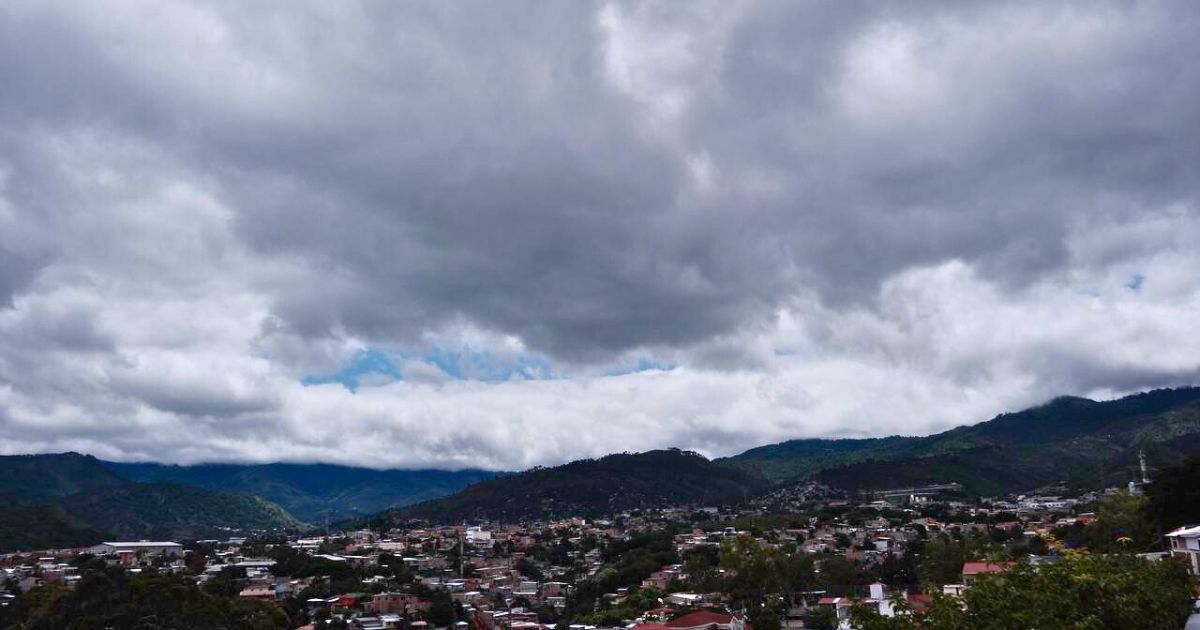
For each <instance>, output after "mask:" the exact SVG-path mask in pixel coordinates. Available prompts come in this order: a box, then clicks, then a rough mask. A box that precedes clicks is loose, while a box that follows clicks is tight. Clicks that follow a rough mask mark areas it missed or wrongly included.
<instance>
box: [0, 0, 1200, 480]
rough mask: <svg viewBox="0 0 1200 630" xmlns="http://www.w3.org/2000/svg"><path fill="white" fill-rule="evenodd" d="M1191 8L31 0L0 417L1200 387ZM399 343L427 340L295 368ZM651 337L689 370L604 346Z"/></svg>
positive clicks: (571, 430) (393, 437)
mask: <svg viewBox="0 0 1200 630" xmlns="http://www.w3.org/2000/svg"><path fill="white" fill-rule="evenodd" d="M1198 27H1200V10H1197V8H1196V7H1194V6H1193V5H1192V4H1191V3H1187V2H1174V3H1172V2H1151V3H1137V4H1133V3H1124V2H1080V3H1070V2H1060V3H1046V2H1011V3H1002V4H975V3H958V2H918V3H905V4H903V5H890V4H883V3H870V2H863V3H857V2H839V3H828V4H813V3H803V4H797V3H772V2H758V3H750V2H733V3H731V2H716V3H689V4H686V5H676V4H655V3H612V4H608V3H563V4H560V5H553V6H546V5H542V4H533V3H531V4H525V3H515V2H514V3H503V4H495V3H491V4H488V3H456V4H447V3H424V4H422V3H409V4H402V5H397V4H366V3H363V4H358V3H348V4H342V5H328V4H326V3H300V2H297V3H289V4H288V5H287V7H286V8H281V9H265V8H254V7H247V6H244V4H243V3H222V2H211V3H188V2H172V3H142V2H133V1H129V2H115V1H114V2H97V3H88V4H87V5H85V6H81V5H78V4H77V3H57V2H38V3H32V2H31V3H25V2H12V3H6V4H4V5H3V6H2V7H0V82H2V84H3V85H5V86H6V88H5V89H4V90H3V92H2V93H0V149H3V150H2V151H0V305H2V306H0V308H2V309H3V310H0V450H3V451H8V452H25V451H30V450H61V449H64V448H76V449H81V450H87V451H89V452H95V453H97V454H101V455H104V456H108V457H117V458H154V459H165V460H170V461H212V460H255V461H265V460H271V459H278V458H284V459H292V460H304V461H311V460H324V461H366V462H368V463H370V464H372V465H378V466H386V465H401V466H417V465H420V466H455V467H460V466H474V465H479V466H489V467H497V468H516V467H521V466H525V465H531V464H540V463H552V462H558V461H563V460H567V459H572V458H574V457H577V456H587V455H596V454H600V453H604V452H608V451H616V450H631V449H641V448H651V447H656V446H668V445H674V446H681V447H691V448H697V449H699V450H702V451H704V452H706V453H710V454H726V453H730V452H733V451H736V450H737V449H739V448H744V447H747V446H752V445H755V444H759V443H763V442H768V441H776V440H781V439H787V438H791V437H800V436H811V435H830V436H833V435H879V434H886V433H897V432H900V433H914V432H924V431H932V430H938V429H941V428H945V427H948V426H952V425H954V424H958V423H964V422H972V421H978V420H982V419H984V418H986V417H987V416H988V415H990V414H993V413H997V412H1000V411H1003V410H1006V409H1010V408H1012V407H1014V406H1020V405H1024V404H1031V403H1035V402H1039V401H1040V400H1042V399H1044V398H1046V397H1049V396H1052V395H1057V394H1064V393H1071V394H1091V395H1097V396H1105V395H1116V394H1119V393H1122V392H1126V391H1131V390H1136V389H1139V388H1145V387H1155V386H1163V385H1176V384H1183V383H1192V382H1195V381H1197V380H1200V379H1198V367H1200V360H1197V359H1196V358H1195V357H1197V356H1200V354H1197V352H1196V351H1197V350H1200V346H1198V345H1197V344H1200V341H1198V340H1197V339H1196V336H1195V335H1194V334H1192V332H1191V327H1192V322H1194V321H1195V320H1196V318H1197V315H1198V314H1200V309H1198V305H1200V277H1198V274H1200V272H1198V271H1197V270H1200V255H1198V254H1197V252H1196V248H1195V247H1194V243H1195V242H1196V237H1197V236H1200V209H1198V205H1197V204H1198V198H1200V195H1198V193H1200V168H1198V167H1197V166H1198V165H1200V108H1196V107H1195V103H1196V102H1200V69H1197V66H1196V64H1195V63H1194V62H1193V60H1194V59H1195V58H1196V57H1197V54H1198V53H1200V41H1198V40H1197V38H1195V36H1194V34H1195V33H1196V32H1197V31H1198V30H1200V28H1198ZM431 347H432V348H440V349H443V350H445V349H446V348H450V349H453V348H470V349H471V350H472V351H476V352H487V353H488V356H500V357H504V356H536V357H544V359H545V361H547V362H549V363H550V364H551V365H553V366H554V371H555V374H556V375H558V376H560V377H561V378H559V379H557V380H554V381H530V380H522V379H510V380H507V381H502V382H480V381H476V380H473V379H469V378H468V379H465V380H463V379H458V380H456V379H455V378H454V376H453V375H450V374H446V373H444V372H442V371H441V370H440V368H438V367H436V366H433V365H429V364H424V363H419V362H418V363H417V364H412V361H411V359H412V354H413V352H417V353H418V354H419V352H420V350H421V349H428V348H431ZM380 348H382V349H391V350H394V351H396V352H397V353H399V354H404V356H405V357H407V358H398V359H397V361H398V362H400V363H404V362H405V361H407V362H408V364H411V367H410V368H409V369H408V370H407V371H408V372H409V373H411V375H412V378H411V379H405V380H403V381H399V382H390V381H389V380H388V379H382V381H380V382H376V381H372V382H371V383H370V386H369V387H365V388H362V389H360V390H359V391H358V392H357V393H351V392H349V391H347V390H345V389H344V388H341V387H340V386H338V385H336V384H333V385H312V386H304V385H302V384H301V381H302V379H303V378H304V377H306V376H309V375H312V374H328V373H331V372H334V371H336V370H338V369H339V367H340V366H342V365H344V364H345V363H346V362H347V361H349V360H350V359H351V358H352V357H353V356H354V355H355V353H356V352H361V351H362V350H364V349H380ZM402 351H403V352H402ZM647 356H648V357H653V358H654V359H655V363H654V365H672V366H676V368H675V369H673V370H667V371H663V370H646V371H642V372H636V373H632V374H622V375H619V376H605V374H606V373H607V372H609V371H611V370H610V368H611V366H613V365H626V364H629V363H630V362H631V361H632V362H636V361H637V360H638V359H639V358H641V357H647ZM376 380H377V381H378V380H379V379H376ZM596 423H603V425H604V426H606V427H607V429H606V430H605V431H603V432H595V434H589V435H588V437H587V438H586V439H585V440H583V441H580V440H579V438H578V436H579V435H580V433H581V429H582V428H584V427H588V426H594V425H595V424H596ZM529 433H536V434H537V435H540V436H542V438H543V439H541V440H538V441H536V444H529V441H528V440H523V439H522V438H521V437H520V436H522V435H527V434H529ZM514 442H519V443H520V444H522V446H521V448H514V447H513V443H514ZM400 443H403V444H404V446H403V447H401V446H397V445H398V444H400ZM385 445H387V446H385ZM349 450H353V451H354V452H355V453H356V454H355V455H354V456H351V455H349V454H348V451H349Z"/></svg>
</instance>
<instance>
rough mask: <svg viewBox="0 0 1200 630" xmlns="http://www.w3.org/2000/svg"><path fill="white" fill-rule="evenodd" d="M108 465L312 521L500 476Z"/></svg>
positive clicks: (327, 467)
mask: <svg viewBox="0 0 1200 630" xmlns="http://www.w3.org/2000/svg"><path fill="white" fill-rule="evenodd" d="M104 465H105V466H107V467H108V468H109V469H110V470H112V471H113V472H115V473H116V474H117V475H118V476H120V477H121V478H122V479H126V480H129V481H138V482H155V483H162V482H165V483H176V484H183V485H189V486H196V487H198V488H205V489H208V490H215V491H219V492H229V493H235V494H250V495H255V496H259V497H262V498H264V499H267V500H269V501H273V502H275V503H278V504H279V505H281V506H283V507H284V508H285V509H286V510H287V511H288V512H290V513H292V514H294V515H295V516H296V517H297V518H299V519H301V520H304V521H307V522H310V523H322V522H324V521H327V520H329V521H334V520H340V519H344V518H350V517H353V516H355V515H360V514H374V513H376V512H379V511H380V510H384V509H387V508H390V507H396V506H403V505H409V504H413V503H418V502H421V501H427V500H430V499H437V498H440V497H444V496H446V495H448V494H452V493H454V492H457V491H459V490H461V489H463V488H465V487H466V486H468V485H469V484H471V483H474V482H476V481H481V480H483V479H490V478H491V477H494V476H495V475H496V473H494V472H489V471H486V470H458V471H448V470H373V469H370V468H356V467H351V466H336V465H332V464H198V465H193V466H170V465H164V464H148V463H132V464H131V463H117V462H104Z"/></svg>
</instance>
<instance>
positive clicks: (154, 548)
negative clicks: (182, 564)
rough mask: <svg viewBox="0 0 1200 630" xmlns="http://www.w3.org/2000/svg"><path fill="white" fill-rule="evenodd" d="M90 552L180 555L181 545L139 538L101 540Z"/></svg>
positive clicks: (181, 551) (101, 553)
mask: <svg viewBox="0 0 1200 630" xmlns="http://www.w3.org/2000/svg"><path fill="white" fill-rule="evenodd" d="M91 551H92V553H94V554H96V555H112V554H122V553H132V554H135V555H136V554H139V553H141V554H145V555H149V556H157V555H160V554H161V555H168V556H182V555H183V545H181V544H179V543H177V542H151V541H148V540H141V541H137V542H102V543H100V544H99V545H96V546H95V547H92V550H91Z"/></svg>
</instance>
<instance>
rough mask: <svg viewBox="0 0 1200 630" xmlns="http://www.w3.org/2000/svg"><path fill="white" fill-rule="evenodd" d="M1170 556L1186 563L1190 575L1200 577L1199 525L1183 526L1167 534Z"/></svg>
mask: <svg viewBox="0 0 1200 630" xmlns="http://www.w3.org/2000/svg"><path fill="white" fill-rule="evenodd" d="M1167 540H1168V541H1170V543H1171V555H1172V556H1175V557H1176V558H1180V559H1181V560H1184V561H1186V562H1187V565H1188V570H1189V571H1191V573H1192V575H1200V525H1185V526H1184V527H1180V528H1179V529H1176V530H1175V531H1173V532H1171V533H1169V534H1167Z"/></svg>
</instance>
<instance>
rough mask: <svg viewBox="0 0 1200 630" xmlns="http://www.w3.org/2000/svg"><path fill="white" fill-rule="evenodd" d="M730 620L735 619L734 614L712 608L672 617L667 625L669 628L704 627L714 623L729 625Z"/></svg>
mask: <svg viewBox="0 0 1200 630" xmlns="http://www.w3.org/2000/svg"><path fill="white" fill-rule="evenodd" d="M730 621H733V615H726V614H722V613H719V612H713V611H711V610H697V611H696V612H692V613H688V614H686V615H684V616H682V617H678V618H676V619H672V620H670V621H668V622H667V624H666V625H667V627H668V628H702V627H704V626H708V625H712V624H716V625H719V626H726V625H729V622H730Z"/></svg>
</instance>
